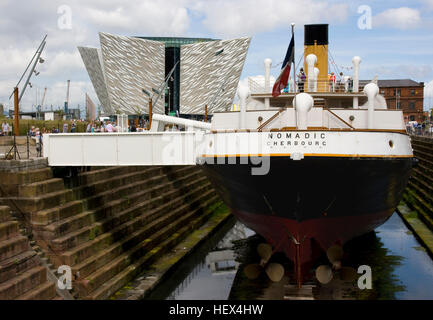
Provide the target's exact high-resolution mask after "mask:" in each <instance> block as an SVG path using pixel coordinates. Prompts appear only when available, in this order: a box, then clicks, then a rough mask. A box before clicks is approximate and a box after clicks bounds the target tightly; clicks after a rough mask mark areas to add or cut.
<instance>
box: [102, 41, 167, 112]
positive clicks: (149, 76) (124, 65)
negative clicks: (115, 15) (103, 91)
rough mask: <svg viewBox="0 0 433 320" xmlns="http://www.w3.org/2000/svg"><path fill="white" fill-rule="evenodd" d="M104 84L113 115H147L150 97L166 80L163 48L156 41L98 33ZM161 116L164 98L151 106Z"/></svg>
mask: <svg viewBox="0 0 433 320" xmlns="http://www.w3.org/2000/svg"><path fill="white" fill-rule="evenodd" d="M99 37H100V42H101V50H102V57H103V66H104V74H105V81H106V85H107V89H108V95H109V98H110V105H111V108H112V109H113V110H114V112H115V113H126V114H142V113H148V102H149V97H148V96H146V95H145V94H144V93H143V92H142V89H145V90H146V91H148V92H150V93H152V88H154V89H158V88H159V87H160V85H161V83H162V82H163V81H164V80H165V45H164V43H162V42H159V41H151V40H144V39H139V38H132V37H122V36H114V35H111V34H107V33H100V34H99ZM153 112H156V113H164V97H162V98H160V99H159V101H158V103H157V104H156V105H153Z"/></svg>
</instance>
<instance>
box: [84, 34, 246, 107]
mask: <svg viewBox="0 0 433 320" xmlns="http://www.w3.org/2000/svg"><path fill="white" fill-rule="evenodd" d="M99 37H100V44H101V49H96V48H86V47H79V48H78V49H79V51H80V54H81V57H82V59H83V61H84V64H85V66H86V69H87V71H88V73H89V76H90V79H91V81H92V84H93V86H94V88H95V91H96V94H97V96H98V99H99V101H100V103H101V104H102V108H103V113H104V114H111V115H114V114H122V113H124V114H134V115H137V114H145V113H148V112H149V110H148V103H149V96H147V95H146V94H144V93H143V89H144V90H145V91H147V92H148V93H150V94H151V95H152V96H153V98H154V100H153V102H154V104H153V112H154V113H160V114H163V113H164V111H165V110H164V109H165V96H164V92H162V93H161V97H160V98H159V99H158V101H157V102H156V103H155V100H156V97H157V94H155V93H154V92H155V89H156V90H161V88H162V86H163V84H164V81H165V76H166V74H165V73H166V70H165V49H166V48H165V43H164V42H161V41H153V40H146V39H141V38H135V37H125V36H116V35H111V34H108V33H99ZM250 40H251V38H239V39H233V40H218V41H206V42H198V43H194V44H189V45H183V46H181V52H180V54H181V58H180V83H179V84H180V110H179V111H180V113H181V114H204V108H205V105H207V106H208V113H209V114H212V113H214V112H217V111H226V110H230V108H231V105H232V102H233V99H234V96H235V94H236V89H237V86H238V83H239V78H240V76H241V73H242V69H243V65H244V62H245V58H246V55H247V52H248V48H249V44H250Z"/></svg>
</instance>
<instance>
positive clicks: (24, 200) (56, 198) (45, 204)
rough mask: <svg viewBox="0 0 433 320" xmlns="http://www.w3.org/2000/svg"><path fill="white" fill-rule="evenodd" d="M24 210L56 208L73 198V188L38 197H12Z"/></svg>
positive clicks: (34, 210)
mask: <svg viewBox="0 0 433 320" xmlns="http://www.w3.org/2000/svg"><path fill="white" fill-rule="evenodd" d="M10 199H11V200H13V201H14V202H15V203H16V204H17V206H18V207H19V208H20V210H21V211H23V212H36V211H40V210H44V209H51V208H55V207H57V206H59V205H63V204H66V203H68V202H70V201H72V200H73V192H72V190H68V189H66V190H60V191H54V192H50V193H46V194H44V195H40V196H37V197H11V198H10Z"/></svg>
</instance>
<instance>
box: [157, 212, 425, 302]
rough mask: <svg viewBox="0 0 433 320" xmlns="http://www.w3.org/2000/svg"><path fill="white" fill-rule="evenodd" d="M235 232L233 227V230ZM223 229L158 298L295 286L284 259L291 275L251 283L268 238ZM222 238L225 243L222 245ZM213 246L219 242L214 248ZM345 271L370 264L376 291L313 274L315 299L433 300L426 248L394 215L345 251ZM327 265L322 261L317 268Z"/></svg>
mask: <svg viewBox="0 0 433 320" xmlns="http://www.w3.org/2000/svg"><path fill="white" fill-rule="evenodd" d="M230 227H231V226H230ZM230 227H229V228H230ZM229 228H227V229H225V230H222V231H221V232H220V235H219V236H216V237H214V238H213V240H211V243H210V244H208V249H207V250H206V249H203V248H201V249H200V250H199V251H200V252H199V253H198V254H197V255H196V256H195V258H193V259H192V260H191V258H190V259H189V261H187V262H186V263H185V264H184V265H183V266H181V267H180V268H179V270H177V271H176V273H175V275H173V277H170V281H167V283H168V282H169V284H164V285H162V286H161V287H160V288H158V289H157V290H156V291H155V292H154V293H153V294H152V296H150V297H149V298H153V299H184V300H188V299H191V300H200V299H209V300H212V299H233V300H242V299H283V298H284V297H286V298H287V290H288V289H287V288H288V287H289V288H290V284H292V283H293V279H290V278H293V276H292V277H290V275H292V274H293V272H292V264H291V263H290V262H289V261H288V260H287V259H286V258H285V257H284V255H282V254H275V255H274V256H273V257H272V260H273V261H275V262H278V263H282V264H283V265H284V267H285V270H286V276H285V277H284V278H283V280H282V281H280V283H277V284H276V283H272V282H271V281H270V280H269V278H268V277H267V276H266V274H265V273H264V272H262V273H261V274H260V276H259V278H258V279H255V280H249V279H247V278H246V277H245V275H244V273H243V272H242V270H243V268H244V266H246V265H247V264H249V263H257V262H258V261H259V259H260V258H259V257H258V254H257V251H256V248H257V245H258V244H259V243H261V242H263V239H262V238H261V237H260V236H258V235H255V234H254V232H253V231H251V230H249V229H248V228H246V227H244V226H243V225H242V224H240V223H239V222H238V223H236V224H235V225H234V226H233V227H232V228H231V229H230V230H229ZM220 239H222V240H220ZM212 241H213V243H212ZM344 252H345V256H344V259H343V261H342V263H343V265H344V266H350V267H353V268H355V269H357V268H358V267H359V266H360V265H368V266H370V267H371V269H372V279H373V281H372V283H373V288H372V289H371V290H360V289H359V288H358V287H357V282H356V281H354V282H353V283H344V282H342V281H341V280H339V279H337V278H336V279H334V280H332V281H331V282H330V283H329V284H327V285H320V284H318V283H317V281H315V279H314V277H313V272H314V270H312V275H311V281H309V282H307V284H306V286H305V287H306V288H307V287H310V288H312V289H310V292H311V298H314V299H433V290H432V289H431V288H433V261H432V260H431V259H430V257H429V256H428V255H427V253H426V252H425V251H424V250H422V249H420V246H419V243H418V242H417V241H416V239H415V238H414V236H413V235H412V234H411V233H410V232H408V230H407V228H406V226H405V225H404V224H403V222H402V220H401V218H400V217H399V216H398V215H397V214H394V215H393V216H392V217H391V218H390V219H389V220H388V221H387V222H386V223H385V224H384V225H383V226H381V227H379V228H377V230H376V231H375V232H371V233H369V234H366V235H363V236H361V237H358V238H356V239H354V240H352V241H350V242H348V243H347V244H346V245H345V246H344ZM323 263H327V258H326V257H322V259H321V260H319V261H317V264H316V266H317V265H320V264H323Z"/></svg>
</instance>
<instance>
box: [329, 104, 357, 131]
mask: <svg viewBox="0 0 433 320" xmlns="http://www.w3.org/2000/svg"><path fill="white" fill-rule="evenodd" d="M323 110H326V111H328V112H329V113H330V114H332V115H333V116H334V117H336V118H337V119H338V120H340V121H341V122H343V123H344V124H345V125H347V126H348V127H350V128H351V129H352V130H355V128H354V127H353V126H352V125H351V124H350V123H347V122H346V121H344V120H343V119H342V118H340V117H339V116H338V115H336V114H335V113H334V112H332V111H331V110H329V109H328V108H326V107H324V108H323Z"/></svg>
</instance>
